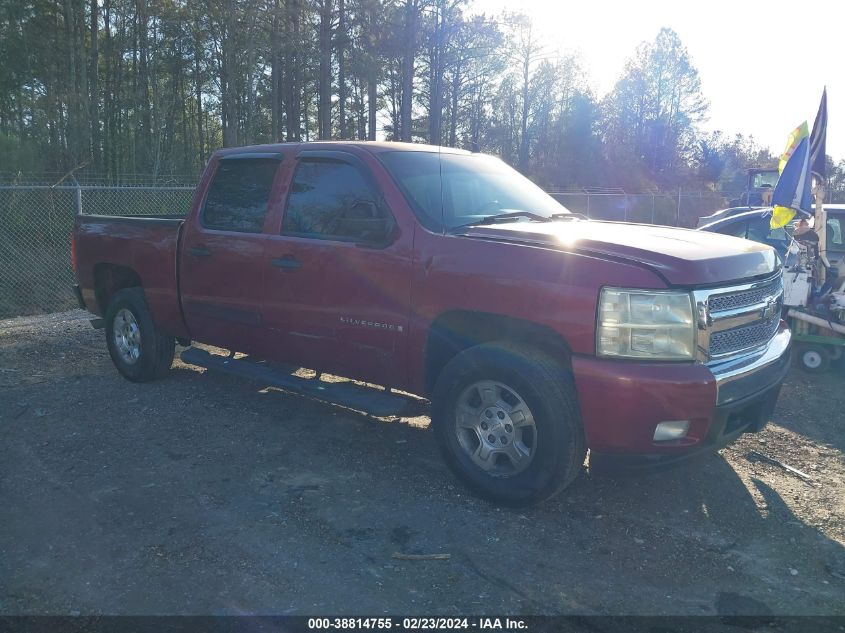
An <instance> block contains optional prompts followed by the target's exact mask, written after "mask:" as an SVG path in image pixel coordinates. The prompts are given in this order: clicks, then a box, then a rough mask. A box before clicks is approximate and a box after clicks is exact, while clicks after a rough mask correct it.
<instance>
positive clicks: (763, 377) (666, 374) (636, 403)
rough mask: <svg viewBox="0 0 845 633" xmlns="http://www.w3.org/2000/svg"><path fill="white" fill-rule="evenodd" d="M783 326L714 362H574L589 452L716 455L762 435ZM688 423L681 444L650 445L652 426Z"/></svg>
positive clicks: (781, 370)
mask: <svg viewBox="0 0 845 633" xmlns="http://www.w3.org/2000/svg"><path fill="white" fill-rule="evenodd" d="M790 344H791V335H790V332H789V329H788V328H787V327H786V324H785V323H781V325H780V327H779V329H778V332H777V334H776V335H775V336H774V338H772V339H771V340H770V341H769V343H768V344H767V345H766V347H765V348H763V349H761V350H758V351H756V352H754V353H752V354H748V355H745V356H742V357H739V358H736V359H731V360H727V361H723V362H721V363H719V364H714V365H709V366H708V365H703V364H700V363H690V364H677V363H671V364H670V363H639V362H624V361H608V360H602V359H598V358H593V357H589V358H588V357H574V358H573V360H572V368H573V372H574V374H575V383H576V386H577V389H578V397H579V403H580V406H581V417H582V420H583V423H584V430H585V433H586V435H587V443H588V445H589V447H590V449H591V453H592V454H594V455H597V456H617V457H619V458H621V459H622V461H636V462H640V463H645V464H649V463H654V462H671V461H676V460H678V459H681V458H684V457H689V456H691V455H693V454H696V453H700V452H703V451H710V450H716V449H718V448H721V447H722V446H725V445H727V444H729V443H730V442H732V441H733V440H735V439H736V438H737V437H739V436H740V435H741V434H743V433H748V432H756V431H760V430H762V428H763V427H764V426H765V424H766V422H767V421H768V419H769V418H770V417H771V413H772V411H773V410H774V406H775V402H776V400H777V396H778V393H779V391H780V385H781V383H782V382H783V379H784V377H785V376H786V373H787V371H788V370H789V364H790ZM670 420H688V421H689V430H688V431H687V434H686V436H685V437H683V438H682V439H678V440H672V441H668V442H655V441H654V439H653V438H654V430H655V427H656V426H657V424H659V423H660V422H664V421H670Z"/></svg>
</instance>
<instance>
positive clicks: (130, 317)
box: [105, 288, 176, 382]
mask: <svg viewBox="0 0 845 633" xmlns="http://www.w3.org/2000/svg"><path fill="white" fill-rule="evenodd" d="M105 331H106V345H107V346H108V348H109V355H110V356H111V359H112V362H113V363H114V366H115V367H117V371H119V372H120V373H121V375H122V376H123V377H124V378H126V379H127V380H131V381H132V382H149V381H151V380H155V379H156V378H161V377H163V376H164V375H165V374H167V372H168V370H169V369H170V366H171V365H172V364H173V355H174V353H175V350H176V342H175V340H174V338H173V337H172V336H168V335H167V334H164V333H163V332H162V331H161V330H159V329H158V327H156V324H155V322H154V321H153V315H152V313H151V312H150V308H149V306H148V305H147V300H146V297H145V296H144V290H143V289H142V288H124V289H123V290H119V291H117V292H116V293H114V296H113V297H112V299H111V301H110V302H109V307H108V309H107V310H106V327H105Z"/></svg>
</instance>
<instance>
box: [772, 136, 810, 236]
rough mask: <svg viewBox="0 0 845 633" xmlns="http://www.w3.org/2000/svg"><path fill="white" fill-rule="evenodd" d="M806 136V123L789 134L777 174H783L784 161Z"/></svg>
mask: <svg viewBox="0 0 845 633" xmlns="http://www.w3.org/2000/svg"><path fill="white" fill-rule="evenodd" d="M808 136H810V131H809V129H807V122H806V121H804V122H803V123H802V124H801V125H799V126H798V127H797V128H795V129H794V130H792V132H790V133H789V138H788V139H787V141H786V149H785V150H783V154H782V155H781V157H780V162H779V163H778V173H781V174H782V173H783V168H784V166H786V161H788V160H789V157H790V156H792V153H793V152H794V151H795V148H796V147H798V144H799V143H800V142H801V139H804V138H807V137H808ZM788 221H789V220H787V222H788ZM772 222H774V216H772ZM781 226H783V225H781ZM772 228H776V227H772Z"/></svg>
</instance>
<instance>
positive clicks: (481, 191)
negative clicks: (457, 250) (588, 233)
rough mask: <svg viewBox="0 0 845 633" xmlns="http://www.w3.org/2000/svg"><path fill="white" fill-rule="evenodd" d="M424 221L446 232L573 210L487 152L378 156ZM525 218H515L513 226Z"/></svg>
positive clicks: (416, 153)
mask: <svg viewBox="0 0 845 633" xmlns="http://www.w3.org/2000/svg"><path fill="white" fill-rule="evenodd" d="M379 158H381V160H382V162H383V163H384V165H385V166H386V167H387V170H388V171H389V172H390V173H391V175H392V176H393V178H394V179H395V180H396V182H397V183H398V184H399V186H400V188H401V189H402V191H403V193H404V194H405V197H406V198H407V199H408V202H409V203H410V204H411V207H412V208H413V209H414V212H415V213H416V214H417V217H418V218H419V220H420V222H422V223H423V225H424V226H426V228H428V229H431V230H435V231H441V230H444V229H445V230H449V229H454V228H457V227H460V226H465V225H468V224H473V223H475V222H481V221H483V220H485V219H489V218H490V217H494V216H501V215H506V214H512V213H514V212H527V213H530V214H533V215H535V216H543V217H544V218H548V217H551V216H553V215H556V214H561V213H569V211H568V210H567V209H566V208H565V207H564V206H563V205H561V204H560V203H559V202H557V201H556V200H555V199H554V198H552V197H551V196H550V195H549V194H547V193H546V192H545V191H543V190H542V189H540V187H538V186H537V185H535V184H534V183H533V182H531V181H530V180H528V178H526V177H525V176H523V175H522V174H520V173H519V172H518V171H516V170H515V169H513V168H511V167H508V166H507V165H506V164H505V163H503V162H502V161H501V160H499V159H498V158H494V157H492V156H486V155H484V154H448V153H437V152H385V153H383V154H380V155H379ZM517 221H520V218H518V217H516V218H514V222H517Z"/></svg>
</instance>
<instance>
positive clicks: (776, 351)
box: [708, 323, 792, 406]
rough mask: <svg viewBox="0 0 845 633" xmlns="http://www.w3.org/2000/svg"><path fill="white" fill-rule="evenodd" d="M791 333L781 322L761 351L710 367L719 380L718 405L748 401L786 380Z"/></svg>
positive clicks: (717, 384)
mask: <svg viewBox="0 0 845 633" xmlns="http://www.w3.org/2000/svg"><path fill="white" fill-rule="evenodd" d="M791 341H792V333H791V332H790V331H789V328H787V327H786V325H784V324H783V323H781V327H780V329H779V330H778V333H777V334H775V336H774V337H773V338H772V339H771V340H770V341H769V342H768V343H767V344H766V346H765V347H764V348H762V349H759V350H756V351H754V352H752V353H750V354H744V355H743V356H738V357H736V358H730V359H728V360H724V361H720V362H716V363H712V364H710V365H708V367H709V369H710V371H711V372H712V373H713V376H714V377H715V378H716V387H717V395H716V404H717V406H721V405H724V404H730V403H731V402H735V401H737V400H742V399H743V398H747V397H748V396H751V395H753V394H755V393H757V392H759V391H763V390H764V389H766V388H767V387H771V386H772V385H774V384H777V383H778V382H780V381H781V380H783V378H784V376H785V375H786V372H787V371H789V363H790V352H791V350H790V343H791Z"/></svg>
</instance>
